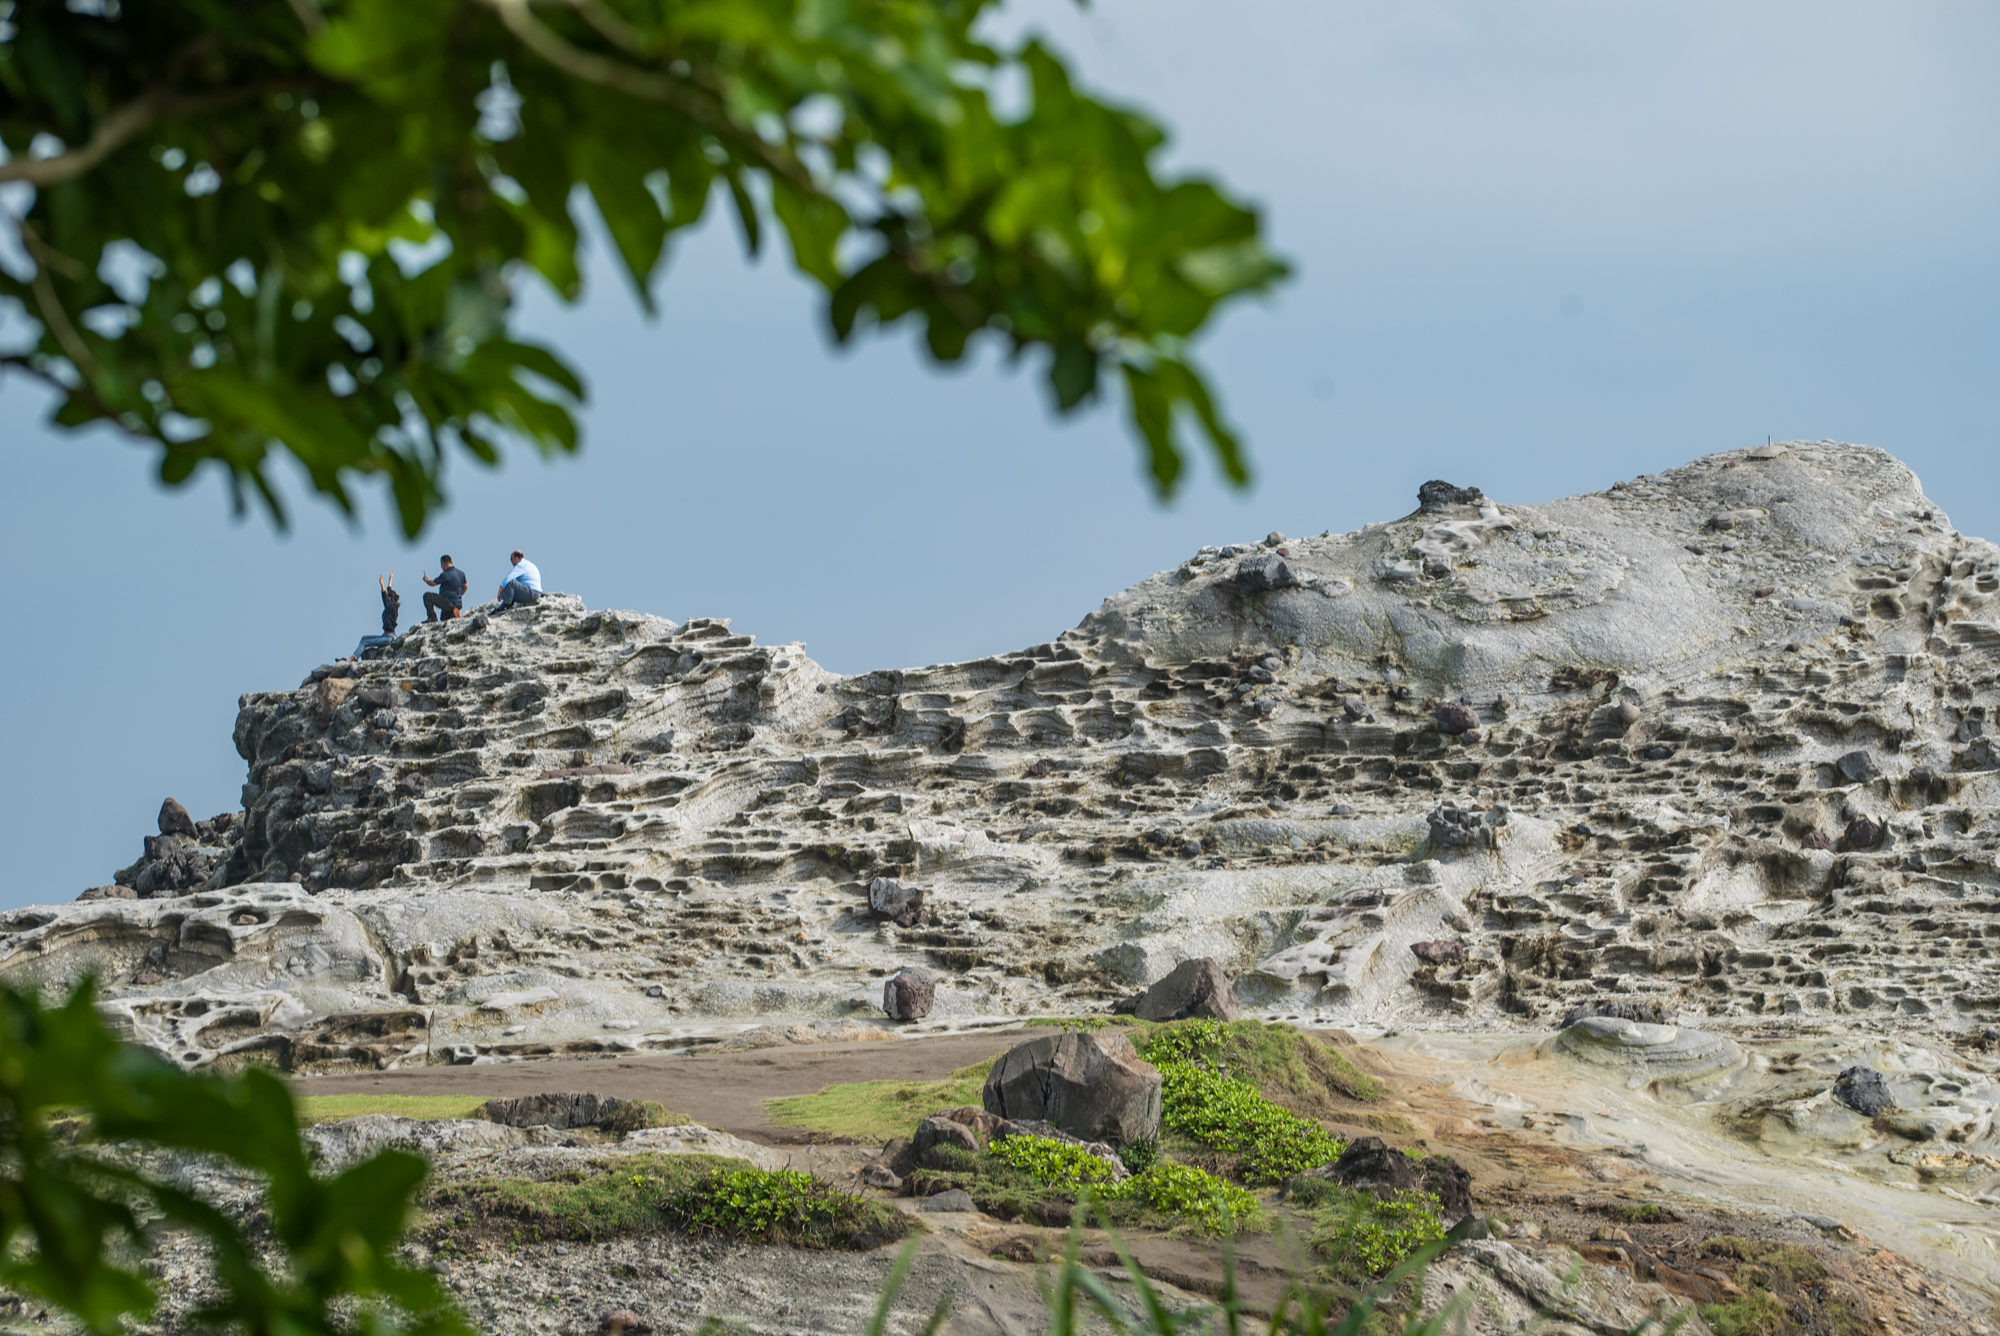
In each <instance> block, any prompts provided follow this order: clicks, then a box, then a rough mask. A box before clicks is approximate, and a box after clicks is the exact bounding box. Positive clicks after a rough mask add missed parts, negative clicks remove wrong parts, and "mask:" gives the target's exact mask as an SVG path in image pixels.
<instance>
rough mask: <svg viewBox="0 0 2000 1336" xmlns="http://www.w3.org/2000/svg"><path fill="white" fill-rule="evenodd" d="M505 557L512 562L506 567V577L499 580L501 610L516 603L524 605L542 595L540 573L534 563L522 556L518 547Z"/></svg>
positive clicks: (503, 610) (505, 609)
mask: <svg viewBox="0 0 2000 1336" xmlns="http://www.w3.org/2000/svg"><path fill="white" fill-rule="evenodd" d="M507 559H508V560H509V561H511V562H513V563H514V564H513V565H512V566H511V567H509V568H508V571H507V578H506V579H504V580H502V581H501V582H500V595H499V598H500V611H502V612H505V611H507V609H509V608H511V607H515V606H516V605H518V606H521V607H526V606H528V605H529V604H531V603H534V602H537V601H538V600H539V599H540V598H541V596H542V573H541V572H540V571H538V570H536V569H535V563H534V562H532V561H529V560H528V559H527V558H526V557H524V556H522V555H521V549H520V548H518V547H517V548H515V549H514V550H513V552H511V553H510V554H508V557H507Z"/></svg>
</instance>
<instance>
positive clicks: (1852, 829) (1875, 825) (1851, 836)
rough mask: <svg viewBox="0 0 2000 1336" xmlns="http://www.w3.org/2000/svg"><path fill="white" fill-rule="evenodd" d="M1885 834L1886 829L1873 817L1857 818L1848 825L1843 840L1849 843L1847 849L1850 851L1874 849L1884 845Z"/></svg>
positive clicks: (1842, 836)
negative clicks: (1883, 837)
mask: <svg viewBox="0 0 2000 1336" xmlns="http://www.w3.org/2000/svg"><path fill="white" fill-rule="evenodd" d="M1885 833H1886V831H1885V828H1884V827H1883V825H1882V823H1880V822H1879V821H1876V820H1875V819H1874V818H1872V817H1866V816H1857V817H1855V818H1854V819H1853V820H1852V821H1850V822H1848V823H1847V829H1846V831H1845V832H1843V833H1842V835H1841V838H1842V839H1844V840H1846V841H1847V847H1848V848H1850V849H1873V848H1875V847H1876V846H1878V845H1880V844H1881V843H1882V836H1883V835H1884V834H1885Z"/></svg>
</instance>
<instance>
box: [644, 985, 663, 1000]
mask: <svg viewBox="0 0 2000 1336" xmlns="http://www.w3.org/2000/svg"><path fill="white" fill-rule="evenodd" d="M666 995H667V990H666V988H665V987H664V986H663V985H660V984H657V983H656V984H653V985H651V986H650V987H648V988H647V989H646V996H647V997H665V996H666Z"/></svg>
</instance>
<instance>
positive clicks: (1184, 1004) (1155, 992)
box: [1133, 956, 1243, 1021]
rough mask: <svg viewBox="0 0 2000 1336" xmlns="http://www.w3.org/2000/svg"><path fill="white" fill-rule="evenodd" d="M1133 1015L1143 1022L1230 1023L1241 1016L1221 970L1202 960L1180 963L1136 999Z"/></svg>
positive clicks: (1201, 958) (1233, 990)
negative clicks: (1195, 1019) (1206, 1020)
mask: <svg viewBox="0 0 2000 1336" xmlns="http://www.w3.org/2000/svg"><path fill="white" fill-rule="evenodd" d="M1133 1014H1134V1015H1136V1016H1138V1018H1139V1019H1140V1020H1142V1021H1183V1020H1188V1019H1190V1018H1191V1017H1197V1016H1199V1017H1206V1018H1209V1019H1211V1020H1218V1021H1233V1020H1236V1019H1237V1018H1238V1017H1240V1016H1241V1015H1242V1014H1243V1008H1242V1007H1241V1006H1240V1005H1238V1004H1237V1001H1236V990H1235V989H1233V988H1231V987H1230V986H1229V978H1228V976H1227V975H1225V974H1224V973H1223V972H1222V966H1221V965H1220V964H1218V963H1216V962H1215V961H1214V960H1213V959H1211V958H1209V957H1207V956H1202V957H1200V958H1198V959H1195V960H1183V961H1182V962H1181V963H1180V964H1178V965H1176V966H1174V968H1173V969H1172V971H1171V972H1169V973H1168V975H1167V977H1166V978H1164V979H1161V980H1160V981H1159V982H1158V983H1156V984H1154V985H1153V986H1152V987H1151V988H1148V989H1147V990H1146V991H1145V992H1144V993H1142V994H1140V995H1139V1001H1138V1003H1137V1005H1135V1006H1134V1007H1133Z"/></svg>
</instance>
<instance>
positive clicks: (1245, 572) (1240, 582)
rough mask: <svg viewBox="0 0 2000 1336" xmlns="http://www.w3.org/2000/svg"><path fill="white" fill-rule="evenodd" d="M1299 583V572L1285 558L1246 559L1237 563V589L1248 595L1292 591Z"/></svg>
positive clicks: (1269, 556)
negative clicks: (1282, 590)
mask: <svg viewBox="0 0 2000 1336" xmlns="http://www.w3.org/2000/svg"><path fill="white" fill-rule="evenodd" d="M1298 582H1299V576H1298V572H1297V571H1294V570H1293V569H1292V566H1291V563H1290V562H1288V561H1286V560H1285V559H1284V558H1283V557H1280V556H1276V555H1266V556H1261V557H1245V558H1244V559H1243V560H1242V561H1240V562H1238V563H1236V577H1235V583H1236V587H1237V588H1238V589H1240V590H1242V591H1243V592H1244V593H1246V594H1265V593H1270V592H1271V591H1272V590H1276V589H1291V588H1293V587H1295V586H1296V585H1297V584H1298Z"/></svg>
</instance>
